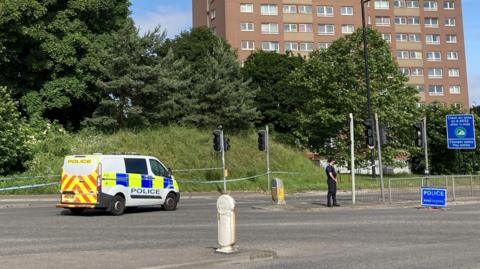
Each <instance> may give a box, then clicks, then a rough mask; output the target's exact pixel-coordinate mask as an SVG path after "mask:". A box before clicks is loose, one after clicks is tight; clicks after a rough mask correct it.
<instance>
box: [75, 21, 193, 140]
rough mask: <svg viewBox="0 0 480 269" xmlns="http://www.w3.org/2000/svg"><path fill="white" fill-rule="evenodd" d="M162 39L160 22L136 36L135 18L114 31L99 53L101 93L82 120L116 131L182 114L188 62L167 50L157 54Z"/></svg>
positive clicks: (163, 35)
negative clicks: (96, 102)
mask: <svg viewBox="0 0 480 269" xmlns="http://www.w3.org/2000/svg"><path fill="white" fill-rule="evenodd" d="M164 40H165V33H164V32H163V31H162V30H161V29H160V27H157V28H156V29H154V30H153V31H151V32H147V33H146V34H145V35H144V36H142V37H140V36H139V33H138V29H136V28H135V25H134V23H133V21H130V22H129V23H126V24H125V25H124V27H123V28H122V29H120V31H118V32H117V33H115V34H113V35H112V37H111V39H110V40H109V41H108V42H106V47H105V48H104V49H103V50H102V51H103V52H104V54H103V55H102V57H101V63H102V65H101V66H102V70H103V73H104V74H105V76H104V77H103V78H102V79H101V80H99V82H98V84H99V86H100V88H101V89H103V91H104V92H103V99H102V101H101V102H100V105H99V107H98V108H97V109H96V111H95V112H94V114H93V117H92V118H89V119H87V120H86V121H85V122H84V124H85V125H86V126H93V127H97V128H98V129H102V130H109V131H115V130H118V129H120V128H135V127H144V126H149V125H152V124H168V123H171V122H173V121H174V120H175V118H177V117H180V116H181V115H183V114H181V113H180V112H181V111H183V104H182V102H184V99H185V98H179V96H181V95H182V94H184V93H186V92H187V89H188V88H189V86H190V78H189V76H190V75H191V74H190V72H189V70H190V68H189V66H188V65H186V64H185V63H184V61H182V60H175V59H174V56H173V52H172V51H171V50H170V51H169V52H167V55H166V56H161V50H162V49H163V45H164ZM176 99H180V100H179V102H174V101H173V100H176Z"/></svg>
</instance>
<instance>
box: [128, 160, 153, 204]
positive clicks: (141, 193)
mask: <svg viewBox="0 0 480 269" xmlns="http://www.w3.org/2000/svg"><path fill="white" fill-rule="evenodd" d="M125 170H126V172H127V174H128V188H129V195H130V197H129V198H130V199H131V202H132V203H131V205H135V206H140V205H154V204H158V200H159V199H160V193H159V192H157V191H155V190H154V189H153V177H152V176H150V175H149V173H148V166H147V159H145V158H138V157H137V158H134V157H132V158H125Z"/></svg>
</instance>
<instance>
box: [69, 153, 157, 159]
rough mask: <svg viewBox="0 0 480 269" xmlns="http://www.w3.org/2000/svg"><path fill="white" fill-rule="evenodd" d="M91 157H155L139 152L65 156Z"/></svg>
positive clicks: (70, 156) (72, 157)
mask: <svg viewBox="0 0 480 269" xmlns="http://www.w3.org/2000/svg"><path fill="white" fill-rule="evenodd" d="M89 157H95V158H98V157H100V158H105V157H118V158H132V157H134V158H155V159H156V157H154V156H148V155H139V154H98V153H95V154H85V155H68V156H65V158H68V159H75V158H89Z"/></svg>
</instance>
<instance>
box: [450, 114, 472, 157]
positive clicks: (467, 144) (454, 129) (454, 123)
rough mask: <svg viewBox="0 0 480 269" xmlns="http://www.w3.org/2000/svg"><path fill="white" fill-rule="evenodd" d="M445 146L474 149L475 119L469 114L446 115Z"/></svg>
mask: <svg viewBox="0 0 480 269" xmlns="http://www.w3.org/2000/svg"><path fill="white" fill-rule="evenodd" d="M446 121H447V147H448V148H449V149H476V148H477V145H476V141H475V121H474V118H473V115H471V114H459V115H447V117H446Z"/></svg>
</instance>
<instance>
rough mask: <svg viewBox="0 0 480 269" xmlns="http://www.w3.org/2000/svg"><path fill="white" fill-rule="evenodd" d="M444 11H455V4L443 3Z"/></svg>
mask: <svg viewBox="0 0 480 269" xmlns="http://www.w3.org/2000/svg"><path fill="white" fill-rule="evenodd" d="M443 8H444V9H455V2H453V1H445V2H443Z"/></svg>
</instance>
